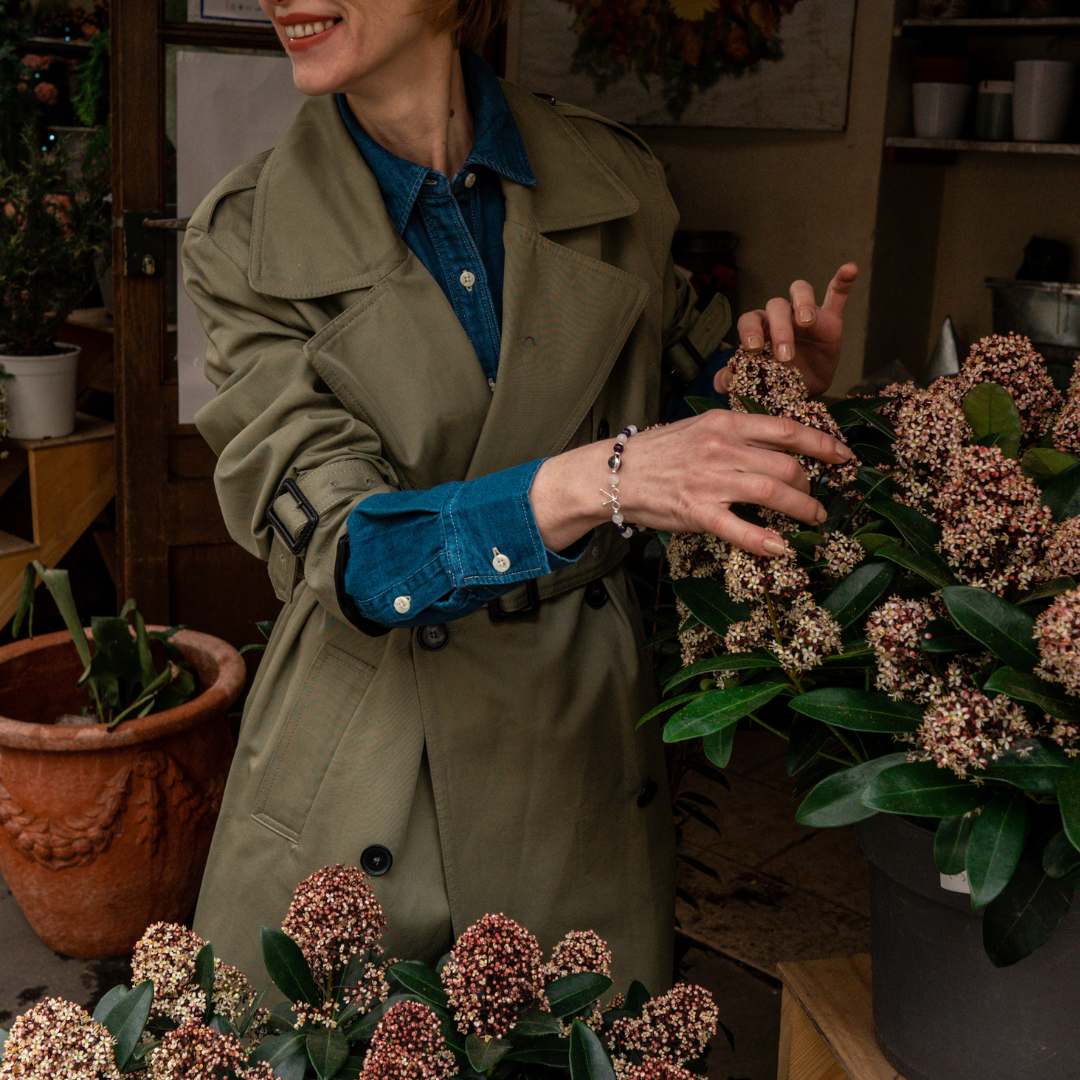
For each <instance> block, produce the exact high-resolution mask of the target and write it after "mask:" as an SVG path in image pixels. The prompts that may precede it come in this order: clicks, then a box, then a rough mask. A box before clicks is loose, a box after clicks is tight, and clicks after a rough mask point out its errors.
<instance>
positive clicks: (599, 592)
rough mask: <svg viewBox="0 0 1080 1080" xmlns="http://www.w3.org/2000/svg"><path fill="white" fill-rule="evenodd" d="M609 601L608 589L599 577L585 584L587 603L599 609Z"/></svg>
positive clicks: (595, 609) (596, 609)
mask: <svg viewBox="0 0 1080 1080" xmlns="http://www.w3.org/2000/svg"><path fill="white" fill-rule="evenodd" d="M607 602H608V591H607V589H606V588H605V587H604V583H603V582H602V581H601V580H600V579H599V578H597V580H596V581H590V582H589V584H588V585H586V586H585V603H586V604H588V605H589V607H591V608H592V609H593V610H594V611H599V610H600V609H601V608H602V607H603V606H604V605H605V604H606V603H607Z"/></svg>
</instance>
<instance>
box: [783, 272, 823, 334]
mask: <svg viewBox="0 0 1080 1080" xmlns="http://www.w3.org/2000/svg"><path fill="white" fill-rule="evenodd" d="M788 291H789V292H790V294H791V306H792V308H793V309H794V311H795V321H796V322H797V323H798V324H799V326H801V327H802V328H803V329H805V328H806V327H808V326H813V325H814V322H815V321H816V320H817V300H815V299H814V286H813V285H811V284H810V282H809V281H793V282H792V283H791V288H790V289H789V290H788Z"/></svg>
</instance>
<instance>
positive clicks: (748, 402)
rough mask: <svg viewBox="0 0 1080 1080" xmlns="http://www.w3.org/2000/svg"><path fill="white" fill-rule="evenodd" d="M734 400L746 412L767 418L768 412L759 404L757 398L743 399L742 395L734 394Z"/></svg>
mask: <svg viewBox="0 0 1080 1080" xmlns="http://www.w3.org/2000/svg"><path fill="white" fill-rule="evenodd" d="M735 400H736V401H738V403H739V404H740V405H741V406H742V407H743V408H744V409H745V410H746V411H747V412H748V413H756V414H757V415H758V416H768V415H769V410H768V409H766V408H765V406H764V405H762V404H761V402H760V401H758V400H757V398H752V397H745V396H744V395H742V394H736V395H735Z"/></svg>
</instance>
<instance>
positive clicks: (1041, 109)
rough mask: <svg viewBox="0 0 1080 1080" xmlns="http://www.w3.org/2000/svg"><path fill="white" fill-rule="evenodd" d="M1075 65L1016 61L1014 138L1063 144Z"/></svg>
mask: <svg viewBox="0 0 1080 1080" xmlns="http://www.w3.org/2000/svg"><path fill="white" fill-rule="evenodd" d="M1075 74H1076V65H1075V64H1073V63H1070V62H1069V61H1067V60H1017V62H1016V80H1015V82H1016V85H1015V89H1014V90H1013V138H1014V139H1017V140H1019V141H1021V142H1061V140H1062V139H1063V138H1065V133H1066V131H1067V130H1068V128H1069V113H1070V112H1071V111H1072V103H1073V82H1074V78H1075Z"/></svg>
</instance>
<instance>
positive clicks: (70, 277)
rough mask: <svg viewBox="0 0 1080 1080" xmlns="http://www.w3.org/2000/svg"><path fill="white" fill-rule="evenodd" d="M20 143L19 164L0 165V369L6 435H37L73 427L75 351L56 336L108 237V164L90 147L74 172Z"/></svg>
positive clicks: (68, 430)
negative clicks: (21, 155)
mask: <svg viewBox="0 0 1080 1080" xmlns="http://www.w3.org/2000/svg"><path fill="white" fill-rule="evenodd" d="M26 140H27V144H26V155H25V158H24V160H23V162H22V164H20V165H19V166H17V167H16V168H11V167H8V166H7V165H3V164H0V368H2V369H3V370H4V372H5V374H6V375H8V376H10V378H8V379H7V380H6V382H5V389H6V391H7V404H8V423H9V427H10V431H9V434H10V435H11V436H12V437H13V438H22V439H40V438H51V437H57V436H62V435H69V434H70V433H71V432H72V430H73V429H74V426H75V387H76V375H77V369H78V357H79V350H78V348H76V347H75V346H72V345H65V344H63V343H60V342H57V341H56V336H57V334H58V333H59V332H60V329H61V327H62V326H63V324H64V322H65V320H66V319H67V318H68V316H69V315H70V314H71V312H72V311H73V310H74V309H75V308H76V307H78V305H79V304H80V303H81V302H82V300H83V298H84V297H85V296H86V294H87V293H88V292H89V291H90V289H91V288H92V287H93V284H94V277H95V274H94V260H95V257H96V256H98V255H99V254H100V252H101V251H102V249H103V248H104V247H105V245H106V243H107V241H108V236H109V221H108V217H107V215H106V213H105V204H104V201H103V200H104V195H105V192H106V191H107V190H108V169H107V164H106V162H105V158H104V154H101V153H97V154H89V153H88V154H87V155H86V157H85V158H84V161H83V163H82V165H81V167H80V168H79V169H78V170H77V172H76V173H75V175H74V176H71V175H69V172H68V168H67V164H68V163H67V162H66V161H65V159H64V158H63V157H62V156H61V155H59V154H57V153H48V152H45V151H42V150H40V149H39V148H38V147H37V146H36V145H34V144H33V143H32V141H31V136H30V135H29V134H28V135H27V136H26Z"/></svg>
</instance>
